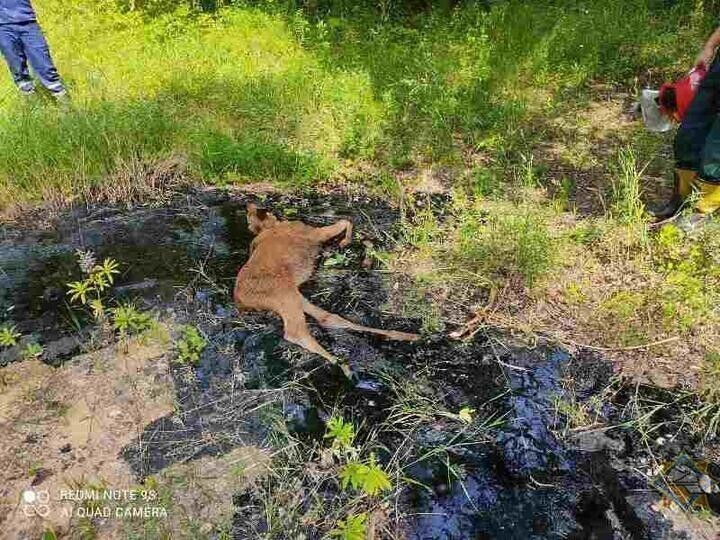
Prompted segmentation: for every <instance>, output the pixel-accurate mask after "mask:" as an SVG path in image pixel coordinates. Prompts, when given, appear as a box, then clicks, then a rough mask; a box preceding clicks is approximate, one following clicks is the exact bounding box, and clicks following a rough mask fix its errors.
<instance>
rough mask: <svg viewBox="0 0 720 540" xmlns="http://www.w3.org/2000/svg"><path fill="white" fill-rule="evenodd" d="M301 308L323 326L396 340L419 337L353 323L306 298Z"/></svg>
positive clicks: (408, 339)
mask: <svg viewBox="0 0 720 540" xmlns="http://www.w3.org/2000/svg"><path fill="white" fill-rule="evenodd" d="M302 301H303V302H302V308H303V310H304V311H305V313H307V314H308V315H310V316H311V317H312V318H313V319H315V320H316V321H317V322H318V324H319V325H320V326H322V327H324V328H344V329H347V330H355V331H357V332H369V333H371V334H379V335H381V336H385V337H386V338H389V339H395V340H398V341H415V340H417V339H420V336H419V335H417V334H409V333H407V332H398V331H396V330H380V329H379V328H370V327H368V326H362V325H361V324H355V323H353V322H350V321H348V320H347V319H343V318H342V317H340V316H339V315H335V314H334V313H330V312H329V311H325V310H324V309H322V308H319V307H317V306H316V305H315V304H311V303H310V302H309V301H308V300H307V299H306V298H304V297H303V299H302Z"/></svg>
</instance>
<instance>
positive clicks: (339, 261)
mask: <svg viewBox="0 0 720 540" xmlns="http://www.w3.org/2000/svg"><path fill="white" fill-rule="evenodd" d="M348 261H349V258H348V256H347V255H345V254H344V253H335V254H334V255H331V256H330V257H328V258H327V259H325V262H323V266H324V267H326V268H333V267H335V266H343V265H345V264H347V263H348Z"/></svg>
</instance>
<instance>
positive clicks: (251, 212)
mask: <svg viewBox="0 0 720 540" xmlns="http://www.w3.org/2000/svg"><path fill="white" fill-rule="evenodd" d="M247 222H248V228H249V229H250V231H251V232H252V233H254V234H258V233H259V232H260V231H261V230H262V229H266V228H270V227H273V226H274V225H275V223H276V222H277V220H276V219H275V218H274V216H273V215H272V214H271V213H270V212H268V211H267V210H266V209H265V208H258V207H257V206H256V205H255V204H253V203H250V204H248V205H247Z"/></svg>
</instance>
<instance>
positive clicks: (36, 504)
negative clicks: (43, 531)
mask: <svg viewBox="0 0 720 540" xmlns="http://www.w3.org/2000/svg"><path fill="white" fill-rule="evenodd" d="M21 500H22V510H23V513H24V514H25V515H26V516H27V517H34V516H40V517H47V515H48V514H49V513H50V506H49V504H48V503H49V502H50V493H48V491H47V490H45V489H38V490H36V489H26V490H25V491H23V492H22V495H21Z"/></svg>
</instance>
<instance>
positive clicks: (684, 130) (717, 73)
mask: <svg viewBox="0 0 720 540" xmlns="http://www.w3.org/2000/svg"><path fill="white" fill-rule="evenodd" d="M718 111H720V61H717V60H716V61H715V62H713V64H712V66H711V67H710V71H709V72H708V74H707V75H706V76H705V78H704V79H703V80H702V82H701V83H700V86H699V87H698V90H697V93H696V94H695V98H694V99H693V101H692V103H691V104H690V107H688V110H687V112H686V113H685V118H683V121H682V123H681V124H680V127H679V128H678V131H677V134H676V135H675V144H674V147H675V161H676V167H677V168H678V169H689V170H692V171H696V172H698V173H699V172H700V168H701V166H702V160H703V150H704V148H705V141H706V139H707V137H708V135H709V134H710V131H711V130H712V128H713V124H714V123H715V119H716V118H717V114H718Z"/></svg>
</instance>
